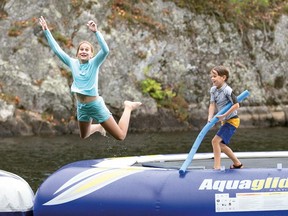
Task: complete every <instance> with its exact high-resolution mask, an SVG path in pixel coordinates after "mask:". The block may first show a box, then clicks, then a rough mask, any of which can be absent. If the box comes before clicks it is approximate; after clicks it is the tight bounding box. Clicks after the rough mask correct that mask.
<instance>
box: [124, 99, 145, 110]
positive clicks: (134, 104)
mask: <svg viewBox="0 0 288 216" xmlns="http://www.w3.org/2000/svg"><path fill="white" fill-rule="evenodd" d="M141 104H142V103H141V102H132V101H124V106H125V108H129V109H131V111H132V110H135V109H137V108H138V107H139V106H141Z"/></svg>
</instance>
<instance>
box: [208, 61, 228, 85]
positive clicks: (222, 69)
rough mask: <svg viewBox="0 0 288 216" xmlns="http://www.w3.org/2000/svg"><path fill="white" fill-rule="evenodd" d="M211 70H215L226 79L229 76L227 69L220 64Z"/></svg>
mask: <svg viewBox="0 0 288 216" xmlns="http://www.w3.org/2000/svg"><path fill="white" fill-rule="evenodd" d="M211 71H216V72H217V74H218V75H219V76H226V80H225V81H227V80H228V78H229V69H228V68H227V67H224V66H222V65H219V66H216V67H214V68H213V69H212V70H211Z"/></svg>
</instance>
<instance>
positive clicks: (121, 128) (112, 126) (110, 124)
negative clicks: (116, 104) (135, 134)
mask: <svg viewBox="0 0 288 216" xmlns="http://www.w3.org/2000/svg"><path fill="white" fill-rule="evenodd" d="M141 104H142V103H141V102H131V101H125V102H124V111H123V114H122V116H121V118H120V120H119V123H118V124H117V123H116V121H115V119H114V118H113V117H112V116H111V117H110V118H109V119H108V120H107V121H105V122H103V123H102V124H101V125H102V126H103V127H104V128H105V129H106V130H107V131H108V133H110V134H111V135H112V136H113V137H114V138H115V139H117V140H124V139H125V138H126V135H127V132H128V128H129V122H130V116H131V112H132V111H133V110H135V109H137V108H138V107H139V106H140V105H141Z"/></svg>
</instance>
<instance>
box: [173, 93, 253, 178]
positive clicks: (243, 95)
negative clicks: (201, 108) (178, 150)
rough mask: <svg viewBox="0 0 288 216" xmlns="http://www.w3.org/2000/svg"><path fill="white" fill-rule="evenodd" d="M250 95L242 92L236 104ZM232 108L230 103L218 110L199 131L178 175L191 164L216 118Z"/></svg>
mask: <svg viewBox="0 0 288 216" xmlns="http://www.w3.org/2000/svg"><path fill="white" fill-rule="evenodd" d="M249 95H250V92H249V91H247V90H245V91H244V92H242V93H241V94H240V95H239V96H238V97H237V100H238V102H239V103H240V102H242V101H243V100H244V99H245V98H246V97H248V96H249ZM231 106H232V103H231V102H230V103H228V104H227V105H226V106H225V107H224V108H223V109H222V110H220V111H219V112H218V113H217V114H216V115H215V116H214V117H213V118H212V119H211V121H210V122H208V123H207V124H206V125H205V126H204V128H203V129H202V130H201V131H200V133H199V135H198V136H197V138H196V140H195V142H194V144H193V146H192V148H191V150H190V152H189V154H188V156H187V158H186V160H185V161H184V163H183V165H182V166H181V168H180V170H179V174H180V175H184V174H185V172H186V169H187V167H188V166H189V165H190V164H191V163H192V160H193V157H194V155H195V153H196V152H197V150H198V148H199V146H200V144H201V142H202V140H203V138H204V137H205V135H206V133H207V132H208V131H209V130H210V129H211V128H212V127H213V126H214V125H215V124H216V123H217V122H218V118H217V117H216V116H217V115H222V114H224V113H225V112H227V111H228V110H229V109H230V107H231Z"/></svg>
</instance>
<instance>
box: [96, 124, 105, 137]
mask: <svg viewBox="0 0 288 216" xmlns="http://www.w3.org/2000/svg"><path fill="white" fill-rule="evenodd" d="M96 130H97V131H98V132H99V133H100V134H101V135H102V136H105V137H106V130H105V129H104V128H103V127H102V126H101V125H100V124H99V125H98V128H97V129H96Z"/></svg>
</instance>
